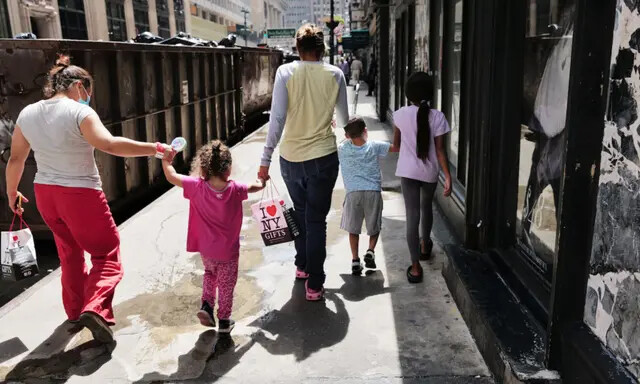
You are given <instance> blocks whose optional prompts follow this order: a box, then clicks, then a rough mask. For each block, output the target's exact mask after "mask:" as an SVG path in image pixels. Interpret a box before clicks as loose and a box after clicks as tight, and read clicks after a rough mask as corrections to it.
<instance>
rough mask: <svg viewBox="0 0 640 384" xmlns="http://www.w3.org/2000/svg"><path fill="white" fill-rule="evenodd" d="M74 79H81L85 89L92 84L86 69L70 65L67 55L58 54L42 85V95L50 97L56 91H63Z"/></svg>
mask: <svg viewBox="0 0 640 384" xmlns="http://www.w3.org/2000/svg"><path fill="white" fill-rule="evenodd" d="M76 81H81V82H82V85H83V86H84V88H85V89H87V90H88V89H90V88H91V85H92V84H93V78H92V77H91V75H90V74H89V72H87V70H86V69H84V68H82V67H78V66H76V65H71V58H70V57H69V56H67V55H58V59H57V60H56V64H55V65H54V66H53V68H51V70H49V74H48V76H47V83H46V84H45V86H44V95H45V96H46V97H52V96H53V95H55V94H56V93H60V92H65V91H67V90H68V89H69V88H70V87H71V85H72V84H73V83H75V82H76Z"/></svg>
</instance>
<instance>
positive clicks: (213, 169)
mask: <svg viewBox="0 0 640 384" xmlns="http://www.w3.org/2000/svg"><path fill="white" fill-rule="evenodd" d="M231 162H232V160H231V151H230V150H229V147H227V146H226V145H224V143H222V141H220V140H213V141H212V142H210V143H209V144H206V145H204V146H203V147H202V148H200V150H198V153H196V156H195V158H194V160H193V163H192V164H191V173H192V174H196V175H199V176H200V177H202V178H203V179H205V180H209V179H210V178H212V177H214V176H217V177H224V176H226V173H227V172H228V171H229V169H231Z"/></svg>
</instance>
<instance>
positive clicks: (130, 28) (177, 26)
mask: <svg viewBox="0 0 640 384" xmlns="http://www.w3.org/2000/svg"><path fill="white" fill-rule="evenodd" d="M190 1H191V0H6V1H3V2H2V3H0V37H4V38H9V37H13V36H15V35H17V34H20V33H28V32H31V33H34V34H35V35H36V36H37V37H38V38H49V39H78V40H87V39H88V40H105V41H107V40H110V41H126V40H128V39H131V38H133V37H135V36H136V35H137V34H139V33H142V32H146V31H148V32H151V33H153V34H155V35H159V36H162V37H165V38H167V37H170V36H172V35H175V34H176V33H177V32H182V31H184V32H190V30H191V20H190V12H187V10H188V9H189V7H190Z"/></svg>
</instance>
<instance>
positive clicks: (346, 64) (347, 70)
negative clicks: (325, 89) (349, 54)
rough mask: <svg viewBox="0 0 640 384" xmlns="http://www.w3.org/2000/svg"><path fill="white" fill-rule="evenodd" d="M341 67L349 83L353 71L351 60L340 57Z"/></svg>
mask: <svg viewBox="0 0 640 384" xmlns="http://www.w3.org/2000/svg"><path fill="white" fill-rule="evenodd" d="M340 69H341V70H342V74H343V75H344V79H345V81H346V82H347V85H349V81H350V78H351V71H350V68H349V62H348V61H347V60H346V59H344V58H343V59H340Z"/></svg>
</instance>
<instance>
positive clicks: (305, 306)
mask: <svg viewBox="0 0 640 384" xmlns="http://www.w3.org/2000/svg"><path fill="white" fill-rule="evenodd" d="M329 303H333V304H334V305H335V308H336V310H335V312H334V311H333V310H331V309H330V308H329V307H328V306H327V304H329ZM251 326H254V327H258V328H261V329H263V330H265V331H267V332H269V333H270V334H272V335H274V336H275V339H270V338H268V337H267V336H266V335H265V334H264V333H262V332H258V333H257V334H256V335H255V336H254V339H255V340H256V342H258V343H259V344H260V345H261V346H262V347H263V348H264V349H266V350H267V351H268V352H269V353H271V354H272V355H294V356H295V358H296V361H303V360H306V359H307V358H309V357H310V356H311V355H312V354H314V353H315V352H318V351H319V350H321V349H323V348H328V347H331V346H333V345H335V344H338V343H339V342H341V341H342V340H343V339H344V338H345V336H346V335H347V329H348V328H349V314H348V313H347V309H346V308H345V305H344V302H343V301H342V300H341V299H340V298H339V297H338V296H337V295H336V294H334V293H331V292H326V293H325V301H321V302H315V303H310V302H308V301H306V299H305V289H304V284H302V283H301V282H297V283H296V284H295V285H294V286H293V290H292V291H291V299H290V300H289V301H288V302H287V303H286V304H285V305H284V306H283V307H282V308H281V309H279V310H273V311H271V312H269V313H267V314H266V315H264V316H262V317H260V318H259V319H257V320H256V321H254V322H253V323H251Z"/></svg>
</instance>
